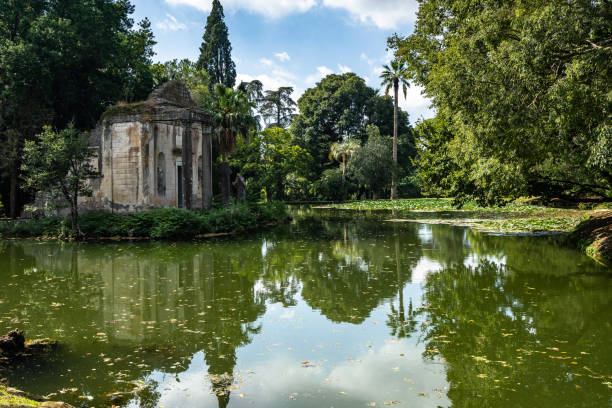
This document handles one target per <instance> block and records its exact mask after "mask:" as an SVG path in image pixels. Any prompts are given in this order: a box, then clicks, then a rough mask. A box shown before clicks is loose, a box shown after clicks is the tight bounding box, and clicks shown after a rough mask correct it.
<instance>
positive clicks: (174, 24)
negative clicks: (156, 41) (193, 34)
mask: <svg viewBox="0 0 612 408" xmlns="http://www.w3.org/2000/svg"><path fill="white" fill-rule="evenodd" d="M155 27H157V28H159V29H160V30H162V31H180V30H186V29H187V25H186V24H184V23H181V22H180V21H178V20H177V19H176V17H174V16H173V15H172V14H166V19H165V20H164V21H160V22H158V23H157V24H155Z"/></svg>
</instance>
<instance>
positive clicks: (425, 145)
mask: <svg viewBox="0 0 612 408" xmlns="http://www.w3.org/2000/svg"><path fill="white" fill-rule="evenodd" d="M450 127H451V126H450V123H449V122H448V121H446V120H444V117H443V116H442V115H438V116H437V117H435V118H433V119H428V120H425V121H422V122H421V123H419V124H418V125H417V127H416V128H415V134H416V140H417V152H418V154H417V157H416V159H415V164H416V169H417V171H416V173H417V175H418V177H419V179H420V186H421V192H422V193H423V194H424V195H426V196H434V197H453V196H454V195H455V194H458V193H459V191H457V190H456V189H455V186H456V185H457V184H458V183H457V179H460V177H461V171H460V168H459V166H458V165H457V164H456V163H455V162H454V161H453V157H452V156H451V154H450V152H449V148H450V147H449V143H450V142H451V141H452V140H453V134H452V133H451V131H450Z"/></svg>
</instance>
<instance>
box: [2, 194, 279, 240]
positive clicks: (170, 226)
mask: <svg viewBox="0 0 612 408" xmlns="http://www.w3.org/2000/svg"><path fill="white" fill-rule="evenodd" d="M288 217H289V216H288V213H287V207H286V206H285V205H284V204H282V203H278V202H272V203H266V204H261V205H248V204H236V205H232V206H229V207H224V208H220V209H213V210H211V211H207V212H199V211H189V210H185V209H180V208H168V209H160V210H152V211H146V212H142V213H136V214H130V215H117V214H112V213H110V212H108V211H90V212H87V213H85V214H83V215H82V216H81V217H80V219H79V226H80V229H81V232H82V233H83V235H84V236H85V237H86V238H94V239H99V238H111V237H126V238H134V237H135V238H150V239H168V240H183V239H192V238H195V237H197V236H198V235H204V234H208V233H226V232H231V233H236V232H245V231H249V230H253V229H256V228H258V227H261V226H265V225H267V224H270V223H276V222H282V221H285V220H286V219H288ZM69 225H70V221H69V220H68V219H65V220H63V219H61V218H57V217H44V218H40V219H33V220H28V221H15V222H13V221H11V222H3V223H0V237H2V238H11V237H12V238H27V237H58V238H64V237H67V234H66V231H69Z"/></svg>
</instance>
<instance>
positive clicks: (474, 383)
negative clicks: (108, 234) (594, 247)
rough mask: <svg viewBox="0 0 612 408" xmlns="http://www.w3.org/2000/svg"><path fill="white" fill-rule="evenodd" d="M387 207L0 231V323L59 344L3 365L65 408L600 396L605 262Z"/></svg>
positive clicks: (609, 388)
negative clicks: (234, 223) (129, 233)
mask: <svg viewBox="0 0 612 408" xmlns="http://www.w3.org/2000/svg"><path fill="white" fill-rule="evenodd" d="M383 218H384V216H379V217H373V218H368V217H359V218H351V217H335V218H325V219H324V218H320V217H319V218H308V217H306V218H300V219H299V220H298V221H294V222H293V223H292V224H290V225H285V226H282V227H279V228H277V229H275V230H271V231H267V232H263V233H259V234H256V235H253V236H249V237H242V238H225V239H219V240H210V241H202V242H190V243H163V242H155V243H104V244H92V243H89V244H70V243H55V242H37V241H8V242H0V332H1V333H6V332H7V331H9V329H12V328H15V327H19V328H21V329H23V330H25V331H26V333H27V337H28V338H45V337H47V338H52V339H55V340H57V341H58V342H59V343H60V347H59V348H58V349H57V350H56V351H54V352H53V353H51V354H49V355H45V356H38V357H31V358H30V359H27V360H23V361H21V362H18V363H17V364H14V365H12V366H11V367H6V366H5V367H4V368H2V365H1V364H0V378H2V377H4V378H6V379H7V380H8V383H9V384H10V385H11V386H13V387H16V388H19V389H22V390H25V391H28V392H31V393H35V394H38V395H47V396H49V397H50V398H51V399H52V400H63V401H66V402H69V403H71V404H73V405H75V406H105V405H112V404H114V405H118V406H127V407H165V408H171V407H179V408H186V407H266V408H274V407H334V408H341V407H368V406H376V407H384V406H398V407H432V408H436V407H512V408H515V407H554V408H559V407H612V270H610V269H606V268H604V267H602V266H599V265H597V264H596V263H595V262H594V261H592V260H590V259H589V258H587V257H585V256H583V255H582V254H581V253H580V252H578V251H575V250H572V249H568V248H564V247H562V246H560V245H559V243H558V240H557V239H556V238H555V237H525V236H495V235H489V234H481V233H476V232H473V231H471V230H470V229H469V228H465V227H458V226H449V225H428V224H423V223H417V222H412V223H401V224H394V223H386V222H382V219H383ZM389 218H392V215H391V214H389Z"/></svg>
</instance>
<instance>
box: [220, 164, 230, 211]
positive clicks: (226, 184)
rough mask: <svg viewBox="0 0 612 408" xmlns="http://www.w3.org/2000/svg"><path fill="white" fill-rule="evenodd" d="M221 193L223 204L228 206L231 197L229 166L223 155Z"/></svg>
mask: <svg viewBox="0 0 612 408" xmlns="http://www.w3.org/2000/svg"><path fill="white" fill-rule="evenodd" d="M221 192H222V194H223V204H224V205H225V206H229V204H230V196H231V180H230V165H229V163H228V162H227V157H226V156H225V155H223V163H221Z"/></svg>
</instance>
